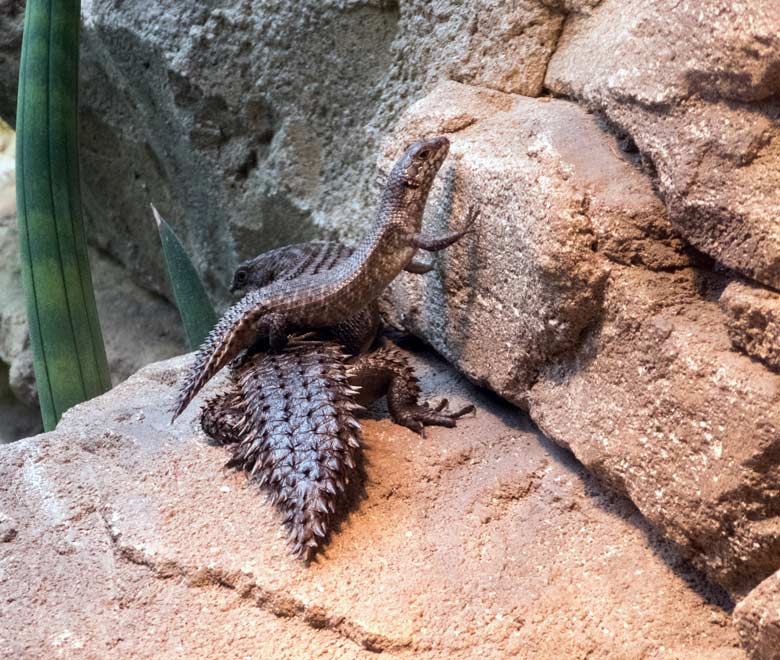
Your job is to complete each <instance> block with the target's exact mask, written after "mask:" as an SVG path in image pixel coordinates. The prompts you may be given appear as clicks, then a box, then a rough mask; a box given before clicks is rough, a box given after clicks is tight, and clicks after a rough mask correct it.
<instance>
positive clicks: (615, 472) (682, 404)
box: [530, 269, 780, 596]
mask: <svg viewBox="0 0 780 660" xmlns="http://www.w3.org/2000/svg"><path fill="white" fill-rule="evenodd" d="M706 277H707V276H706V274H705V273H702V272H700V271H695V270H684V271H680V272H678V273H675V274H667V273H655V274H652V275H650V274H648V273H646V272H635V271H631V270H627V269H621V270H620V271H619V272H618V271H615V270H613V273H612V278H611V281H610V286H609V287H608V288H607V294H606V298H605V303H604V307H605V310H606V314H605V316H604V318H603V319H602V320H601V323H600V324H599V326H598V327H597V328H594V330H593V331H592V332H590V333H588V335H587V336H585V337H584V338H583V344H582V347H581V348H580V351H579V352H578V354H577V356H576V358H574V359H572V360H570V361H566V362H562V363H559V364H550V365H548V367H547V368H546V369H545V371H544V373H543V374H542V375H541V377H540V378H539V380H538V381H537V383H536V384H535V385H534V387H533V389H532V392H531V395H530V408H531V416H532V417H533V419H534V421H536V423H537V424H538V425H539V428H540V429H541V430H542V431H543V432H544V433H545V435H547V436H548V437H550V438H552V439H553V440H555V441H556V442H557V443H559V444H561V445H563V446H566V447H569V448H570V449H571V450H572V451H573V452H574V454H575V455H576V456H577V458H578V459H579V460H581V461H582V462H583V464H584V465H585V466H586V467H587V468H588V469H590V470H591V471H593V472H594V473H595V474H597V475H599V476H600V477H601V478H602V479H603V480H604V481H605V482H606V483H608V484H610V486H612V487H613V488H615V489H616V490H617V491H618V492H620V493H624V494H626V495H628V496H629V497H630V498H631V500H632V501H633V502H634V503H635V504H636V505H637V507H638V508H639V510H640V511H642V513H643V514H644V515H645V516H646V517H647V519H648V520H650V521H651V522H652V523H653V524H654V525H656V527H657V528H658V529H660V530H661V531H662V532H663V533H664V534H665V535H667V536H669V537H670V538H671V539H672V540H673V541H675V542H676V543H678V544H679V545H680V546H681V547H682V548H684V549H685V550H686V551H687V552H688V553H689V554H690V555H691V556H692V557H693V559H694V562H695V563H696V564H697V565H698V566H701V567H702V568H703V569H704V570H705V571H706V572H707V574H708V575H709V577H710V578H711V579H712V580H714V581H716V582H717V583H719V584H720V585H722V586H723V587H724V588H726V589H727V590H728V591H729V592H730V593H732V594H734V595H735V596H742V595H744V594H745V593H747V591H749V590H750V589H751V588H752V587H754V586H755V585H756V584H757V583H758V582H760V581H761V580H762V579H763V578H765V577H766V576H767V575H770V574H771V573H772V572H774V571H775V570H776V569H777V568H778V566H780V519H778V515H777V513H778V510H777V502H776V501H777V496H778V489H777V475H778V473H780V452H778V438H779V437H780V436H779V435H778V430H780V406H778V404H779V403H780V377H778V376H777V375H776V374H772V373H771V372H770V371H768V370H767V369H766V368H764V367H763V366H762V365H760V364H758V363H756V362H752V361H751V360H749V359H748V358H746V357H744V356H742V355H740V354H738V353H735V352H734V351H732V350H731V343H730V341H729V338H728V335H727V333H726V328H725V325H724V319H723V316H722V313H721V312H720V309H719V308H718V305H717V302H716V300H717V294H718V293H719V289H720V287H721V286H722V283H720V282H718V280H717V279H716V278H713V279H714V280H715V281H714V282H707V281H706ZM707 286H711V287H713V289H714V291H713V292H712V297H713V300H711V301H708V300H706V299H702V288H704V287H707Z"/></svg>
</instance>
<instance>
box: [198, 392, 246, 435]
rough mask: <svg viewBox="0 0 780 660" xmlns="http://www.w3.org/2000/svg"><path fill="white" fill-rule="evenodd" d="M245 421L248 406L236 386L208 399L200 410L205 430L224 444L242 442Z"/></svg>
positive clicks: (202, 426)
mask: <svg viewBox="0 0 780 660" xmlns="http://www.w3.org/2000/svg"><path fill="white" fill-rule="evenodd" d="M245 422H246V407H245V405H244V402H243V399H242V397H241V393H240V392H239V391H238V389H236V388H235V387H231V388H230V389H229V390H227V391H226V392H223V393H221V394H217V395H216V396H213V397H211V398H210V399H208V400H207V401H206V403H205V404H204V405H203V408H201V411H200V426H201V428H202V429H203V432H204V433H205V434H206V435H208V436H209V437H211V438H212V439H214V440H216V441H217V442H219V443H220V444H222V445H229V444H234V443H236V442H240V440H241V436H242V433H243V432H244V431H245V428H244V425H245Z"/></svg>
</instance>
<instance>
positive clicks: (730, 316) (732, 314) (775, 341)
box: [720, 281, 780, 371]
mask: <svg viewBox="0 0 780 660" xmlns="http://www.w3.org/2000/svg"><path fill="white" fill-rule="evenodd" d="M720 306H721V308H722V309H723V311H724V313H725V314H726V323H727V325H728V329H729V336H730V337H731V342H732V343H733V344H734V346H735V347H736V348H738V349H739V350H741V351H743V352H744V353H746V354H747V355H749V356H750V357H753V358H756V359H757V360H761V361H762V362H764V363H765V364H766V365H767V366H768V367H770V368H772V369H774V370H775V371H780V294H778V293H775V292H774V291H770V290H769V289H766V288H764V287H762V286H760V285H756V284H753V283H750V282H739V281H736V282H732V283H731V284H729V285H728V286H727V287H726V289H725V291H723V295H722V296H721V297H720Z"/></svg>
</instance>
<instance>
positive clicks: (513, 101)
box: [385, 83, 780, 595]
mask: <svg viewBox="0 0 780 660" xmlns="http://www.w3.org/2000/svg"><path fill="white" fill-rule="evenodd" d="M419 132H432V133H435V132H446V133H449V134H450V137H451V141H452V148H451V154H452V156H451V157H450V160H449V161H448V162H449V168H450V169H448V170H446V171H445V172H444V176H443V177H442V181H441V182H440V183H441V185H440V186H439V187H438V188H437V189H436V190H435V191H434V193H433V198H432V203H431V204H430V206H431V214H430V217H429V218H428V219H427V220H426V222H427V226H428V227H429V228H431V230H433V229H432V228H433V227H435V228H437V229H440V228H441V225H444V224H449V225H450V226H456V225H457V224H458V222H459V219H460V218H462V217H463V215H464V213H465V209H466V207H467V206H469V205H472V204H475V205H477V206H479V207H480V209H481V212H482V214H481V216H480V218H481V219H480V225H479V227H478V229H477V231H476V234H475V235H472V236H467V237H466V238H464V239H463V240H462V241H461V242H460V243H458V244H457V245H456V246H454V247H453V248H450V249H448V250H447V251H446V252H445V253H444V254H443V255H439V256H436V270H435V272H434V273H432V274H430V275H427V276H425V277H423V278H421V277H409V276H406V275H402V276H401V277H399V279H398V280H396V285H395V286H394V287H393V289H392V292H391V296H390V302H391V303H392V305H394V306H395V309H396V311H395V312H390V313H389V316H390V318H391V319H392V320H393V321H394V322H395V323H397V324H399V325H403V326H405V327H407V328H408V329H410V330H411V331H413V332H414V333H415V334H417V335H419V336H420V337H422V338H424V339H425V340H426V341H427V342H429V343H430V344H432V345H433V346H434V347H435V348H436V350H438V351H439V352H441V353H442V354H443V355H445V356H446V357H447V358H448V359H450V360H452V361H453V362H454V363H455V364H457V365H458V367H459V368H460V369H461V370H463V372H464V373H465V374H466V375H468V376H469V378H471V379H472V380H474V381H476V382H479V383H485V384H488V385H489V386H490V387H491V388H493V389H494V390H495V391H497V392H498V393H499V394H501V395H502V396H504V397H505V398H507V399H509V400H511V401H513V402H516V403H518V404H520V405H522V406H524V407H527V408H528V409H529V410H530V413H531V416H532V417H533V419H534V420H535V421H536V422H537V423H538V424H539V426H540V427H541V429H542V431H543V432H544V433H545V434H547V435H548V436H549V437H550V438H552V439H553V440H555V441H556V442H558V443H559V444H561V445H563V446H565V447H569V448H571V450H572V451H573V452H574V454H575V455H576V456H577V458H578V459H580V460H581V461H582V462H583V463H584V464H585V466H586V467H588V468H589V469H591V470H592V471H594V472H595V473H596V474H598V475H599V476H600V477H601V478H602V479H604V480H605V481H606V482H607V483H609V484H610V485H612V486H613V487H615V488H616V489H617V490H618V491H619V492H621V493H624V494H626V495H628V496H629V497H630V498H631V499H632V500H633V501H634V502H635V504H636V505H637V506H638V507H639V509H640V511H642V513H643V514H645V515H646V516H647V517H648V519H649V520H650V521H651V522H653V523H654V524H655V525H657V526H658V528H660V529H661V530H662V531H663V532H664V533H665V534H667V535H668V536H669V537H671V538H672V539H674V541H675V542H677V543H679V544H680V545H681V546H682V547H683V548H684V549H685V550H686V551H687V552H688V553H690V554H691V555H692V556H693V557H694V559H695V561H696V562H697V563H698V564H699V565H700V566H702V567H703V568H704V569H705V570H706V571H707V573H708V574H709V575H710V577H711V578H712V579H714V580H715V581H717V582H719V583H720V584H721V585H723V586H724V587H726V588H727V589H728V590H729V591H730V592H732V593H733V594H742V595H744V594H745V593H746V592H747V591H748V590H749V589H751V588H752V587H753V586H755V585H756V584H757V583H758V582H759V581H760V580H762V579H763V578H764V577H766V576H768V575H769V574H771V573H772V572H774V571H775V570H776V569H777V568H778V566H780V509H779V508H778V502H780V499H778V498H779V497H780V491H778V487H777V483H778V475H780V452H778V449H777V447H778V444H777V443H778V430H780V405H778V403H780V376H778V375H777V374H774V373H772V372H771V371H769V370H768V369H766V368H765V367H764V366H763V365H762V364H760V363H758V362H755V361H751V360H750V359H748V358H747V357H745V356H744V355H741V354H740V353H738V352H735V351H733V350H732V347H731V342H730V341H729V337H728V334H727V332H726V316H725V315H724V314H723V313H722V312H721V311H720V308H719V306H718V297H719V295H720V293H721V291H722V289H723V288H724V286H725V285H726V283H727V279H726V278H725V277H724V276H721V275H717V274H714V273H712V272H711V271H708V270H706V269H705V268H702V267H695V265H691V264H692V263H693V262H692V261H691V259H692V257H690V256H688V255H686V254H685V253H684V252H683V251H681V249H680V242H679V240H678V239H676V238H675V237H674V232H673V231H672V230H671V228H670V226H669V224H668V221H667V220H666V218H665V216H664V212H663V207H662V206H660V205H659V203H658V200H657V198H656V197H655V196H654V195H653V192H652V189H651V187H650V183H649V181H648V180H647V179H646V178H644V177H643V176H642V175H641V173H640V172H639V170H637V169H636V168H635V167H634V165H633V164H632V163H631V162H629V161H628V160H626V159H625V158H622V157H621V155H620V152H619V149H618V148H617V146H616V145H615V144H614V143H612V142H611V138H610V137H609V136H608V135H607V134H605V133H603V132H602V131H600V130H599V127H598V125H597V123H596V119H595V118H594V117H593V116H590V115H587V114H585V113H584V112H583V111H582V110H581V109H579V108H578V107H577V106H576V105H574V104H571V103H568V102H565V101H546V102H545V101H542V100H537V99H523V98H519V97H516V96H509V95H503V94H500V93H498V92H491V91H487V90H478V89H474V88H472V87H467V86H462V85H458V84H456V83H449V84H446V85H443V86H441V87H439V88H437V89H436V90H435V91H434V92H433V93H432V94H431V95H430V96H429V97H427V98H426V99H424V100H422V101H420V102H419V103H417V104H416V105H415V106H413V107H412V108H411V109H410V111H409V112H408V113H407V114H406V115H405V116H404V118H403V119H402V120H401V122H400V123H399V129H398V131H397V132H396V133H395V134H394V136H393V138H392V139H391V140H390V141H389V142H388V144H387V152H386V153H387V154H388V155H389V154H392V153H395V152H397V149H398V148H399V145H401V144H403V143H404V142H406V141H408V139H409V136H410V135H414V134H417V133H419ZM389 162H390V158H386V159H385V163H389ZM445 167H447V166H446V165H445Z"/></svg>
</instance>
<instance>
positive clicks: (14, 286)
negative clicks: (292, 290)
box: [0, 179, 184, 442]
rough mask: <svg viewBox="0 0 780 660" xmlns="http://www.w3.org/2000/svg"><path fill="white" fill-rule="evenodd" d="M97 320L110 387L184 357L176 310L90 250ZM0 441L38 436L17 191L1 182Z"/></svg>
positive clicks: (109, 260) (120, 268)
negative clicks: (154, 365) (153, 366)
mask: <svg viewBox="0 0 780 660" xmlns="http://www.w3.org/2000/svg"><path fill="white" fill-rule="evenodd" d="M90 265H91V267H92V274H93V281H94V283H95V297H96V299H97V306H98V314H99V316H100V323H101V327H102V329H103V339H104V341H105V344H106V351H107V353H108V358H109V368H110V369H111V376H112V379H113V381H114V383H118V382H120V381H122V380H124V379H126V378H127V377H128V376H130V375H131V374H133V373H135V372H136V371H137V370H138V369H139V368H140V367H142V366H144V365H146V364H149V363H150V362H154V361H156V360H160V359H162V358H167V357H170V356H171V355H176V354H177V353H181V352H182V350H183V349H184V335H183V330H182V327H181V320H180V319H179V316H178V313H177V312H176V309H175V308H174V307H173V306H171V305H170V304H169V303H168V302H167V301H165V300H163V299H162V298H161V297H160V296H158V295H156V294H154V293H150V292H149V291H144V290H143V289H141V288H140V287H139V286H138V285H137V284H134V283H133V282H132V281H131V280H130V278H129V277H128V275H127V272H126V271H125V270H124V269H123V268H122V267H121V266H119V265H118V264H117V263H116V262H115V261H114V260H113V259H111V258H109V257H107V256H106V255H105V254H103V253H101V252H99V251H97V250H91V251H90ZM0 415H1V416H2V422H0V442H2V441H8V440H15V439H17V438H19V437H23V436H25V435H29V434H30V432H38V431H39V430H40V426H39V414H38V411H37V394H36V391H35V374H34V373H33V364H32V352H31V350H30V338H29V333H28V329H27V311H26V306H25V299H24V291H23V289H22V281H21V272H20V264H19V241H18V226H17V218H16V199H15V187H14V184H13V181H12V180H8V179H6V181H5V183H3V182H2V181H0Z"/></svg>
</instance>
